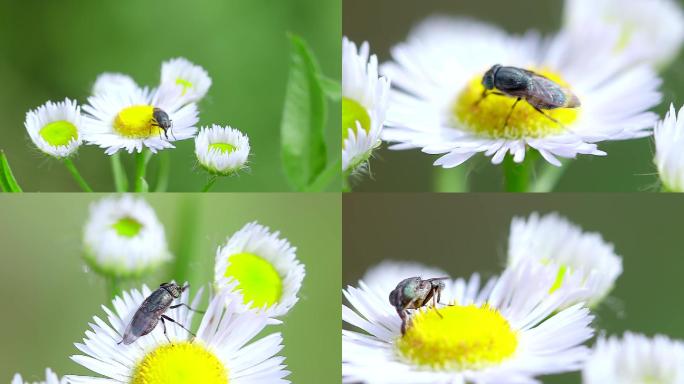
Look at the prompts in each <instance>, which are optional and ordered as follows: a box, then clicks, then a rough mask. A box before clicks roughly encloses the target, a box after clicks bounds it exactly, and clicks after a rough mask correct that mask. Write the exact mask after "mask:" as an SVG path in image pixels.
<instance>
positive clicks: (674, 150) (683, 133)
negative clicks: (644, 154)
mask: <svg viewBox="0 0 684 384" xmlns="http://www.w3.org/2000/svg"><path fill="white" fill-rule="evenodd" d="M683 111H684V107H682V109H680V110H679V116H678V115H677V112H676V111H675V108H674V105H672V104H670V110H669V111H668V112H667V115H665V119H663V120H662V121H659V122H658V123H657V124H656V126H655V129H654V131H655V146H656V153H655V163H656V165H657V166H658V173H659V174H660V180H661V181H662V183H663V186H664V188H665V189H666V190H668V191H672V192H684V156H683V155H684V153H683V152H682V151H681V148H682V145H684V119H682V116H683V115H682V114H683V113H684V112H683Z"/></svg>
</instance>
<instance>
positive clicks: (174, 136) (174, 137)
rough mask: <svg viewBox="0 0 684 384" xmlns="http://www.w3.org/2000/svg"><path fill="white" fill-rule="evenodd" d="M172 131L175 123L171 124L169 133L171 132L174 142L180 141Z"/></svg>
mask: <svg viewBox="0 0 684 384" xmlns="http://www.w3.org/2000/svg"><path fill="white" fill-rule="evenodd" d="M172 129H173V121H172V122H171V128H169V131H171V137H173V140H174V141H176V140H178V139H176V135H174V134H173V131H172Z"/></svg>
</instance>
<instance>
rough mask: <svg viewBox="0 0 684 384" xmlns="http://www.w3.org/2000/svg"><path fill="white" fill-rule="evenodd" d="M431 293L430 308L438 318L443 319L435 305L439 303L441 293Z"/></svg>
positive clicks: (435, 290)
mask: <svg viewBox="0 0 684 384" xmlns="http://www.w3.org/2000/svg"><path fill="white" fill-rule="evenodd" d="M433 291H434V292H433V294H432V307H433V308H434V309H435V312H437V314H438V315H439V317H441V318H442V319H443V318H444V316H442V314H441V313H439V311H438V310H437V304H438V303H439V297H440V294H441V291H440V290H439V289H434V290H433Z"/></svg>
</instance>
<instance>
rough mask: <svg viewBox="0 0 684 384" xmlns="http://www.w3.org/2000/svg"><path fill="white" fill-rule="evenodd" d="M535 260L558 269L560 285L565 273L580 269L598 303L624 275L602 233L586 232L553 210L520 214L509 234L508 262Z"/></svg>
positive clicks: (619, 259)
mask: <svg viewBox="0 0 684 384" xmlns="http://www.w3.org/2000/svg"><path fill="white" fill-rule="evenodd" d="M527 260H533V261H536V262H538V263H541V264H543V265H550V266H552V267H554V268H557V270H558V280H557V281H556V284H557V285H561V284H563V283H564V281H563V278H564V276H565V272H566V271H567V272H570V273H572V272H580V273H581V274H582V275H583V278H584V279H586V280H585V281H584V283H583V284H582V285H583V286H584V287H585V288H586V289H587V290H588V291H589V298H588V299H589V300H588V301H590V305H595V304H598V303H599V302H600V301H601V300H602V299H603V298H604V297H606V295H608V293H609V292H610V291H611V290H612V288H613V286H614V285H615V281H616V280H617V278H618V277H619V276H620V275H621V274H622V258H621V257H620V256H619V255H617V254H616V253H615V247H614V246H613V244H611V243H608V242H606V241H605V240H604V239H603V237H602V236H601V234H599V233H596V232H583V231H582V228H580V227H579V226H577V225H575V224H573V223H571V222H570V221H568V220H567V219H565V218H564V217H562V216H560V215H558V214H556V213H551V214H547V215H544V216H540V215H539V214H538V213H533V214H531V215H530V216H529V217H528V218H527V219H525V218H522V217H516V218H514V219H513V221H512V222H511V233H510V235H509V237H508V265H509V266H513V265H516V264H518V263H520V262H526V261H527Z"/></svg>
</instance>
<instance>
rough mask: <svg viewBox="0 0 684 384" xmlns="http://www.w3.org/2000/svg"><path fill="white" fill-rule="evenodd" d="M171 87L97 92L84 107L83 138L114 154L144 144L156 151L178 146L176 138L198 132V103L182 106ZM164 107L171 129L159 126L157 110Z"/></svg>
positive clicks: (135, 149) (123, 88) (138, 148)
mask: <svg viewBox="0 0 684 384" xmlns="http://www.w3.org/2000/svg"><path fill="white" fill-rule="evenodd" d="M172 93H173V91H172V90H170V89H168V88H160V89H158V90H153V91H149V90H148V89H147V88H143V89H141V88H130V89H129V88H126V87H121V88H118V90H117V91H116V92H104V93H97V94H94V95H93V96H91V97H89V98H88V105H86V106H84V107H83V110H84V111H85V112H86V113H87V114H88V115H87V116H86V117H85V126H84V129H83V138H84V140H86V141H87V142H89V143H91V144H95V145H98V146H99V147H101V148H106V151H105V153H106V154H108V155H112V154H114V153H116V152H117V151H118V150H120V149H124V150H126V151H128V152H129V153H132V152H133V151H137V152H142V150H143V147H147V148H149V149H150V150H151V151H152V152H153V153H156V152H157V151H158V150H162V149H165V148H175V147H174V146H173V144H171V142H172V141H177V140H184V139H189V138H191V137H193V136H194V135H195V132H196V131H197V128H196V127H195V124H197V122H198V121H199V117H198V114H197V106H196V105H195V104H194V103H191V104H187V105H181V104H180V103H179V102H178V101H177V100H175V101H171V100H172V99H174V98H173V97H170V96H168V95H170V94H172ZM163 100H169V101H163ZM157 108H158V109H160V110H161V111H163V112H164V113H166V114H167V115H168V118H169V119H170V120H171V128H169V129H168V132H164V130H163V129H162V128H161V127H159V126H158V122H157V121H156V119H155V116H154V112H155V109H157Z"/></svg>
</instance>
